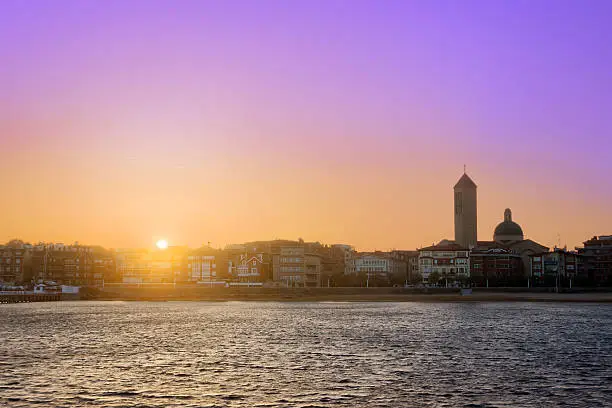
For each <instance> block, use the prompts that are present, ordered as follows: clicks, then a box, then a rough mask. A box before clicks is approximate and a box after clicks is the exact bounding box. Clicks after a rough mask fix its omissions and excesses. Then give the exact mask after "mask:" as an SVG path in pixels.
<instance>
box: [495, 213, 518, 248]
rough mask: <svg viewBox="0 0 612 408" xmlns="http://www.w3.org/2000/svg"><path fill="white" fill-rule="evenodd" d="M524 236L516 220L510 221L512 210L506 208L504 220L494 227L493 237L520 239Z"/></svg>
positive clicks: (496, 239) (496, 238)
mask: <svg viewBox="0 0 612 408" xmlns="http://www.w3.org/2000/svg"><path fill="white" fill-rule="evenodd" d="M523 238H524V235H523V229H522V228H521V226H520V225H518V224H517V223H516V222H514V221H512V211H511V210H510V209H509V208H507V209H506V211H505V212H504V222H502V223H500V224H499V225H498V226H497V227H496V228H495V233H494V234H493V239H494V240H495V241H498V240H516V241H522V240H523Z"/></svg>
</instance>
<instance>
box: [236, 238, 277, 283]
mask: <svg viewBox="0 0 612 408" xmlns="http://www.w3.org/2000/svg"><path fill="white" fill-rule="evenodd" d="M224 251H225V252H226V256H227V259H228V261H227V262H228V274H229V276H230V277H231V282H232V283H231V284H232V285H234V286H261V285H263V284H264V283H265V282H267V281H270V280H272V274H271V269H272V268H271V257H270V254H269V253H264V252H263V251H258V250H257V247H248V246H246V245H228V246H226V247H225V249H224Z"/></svg>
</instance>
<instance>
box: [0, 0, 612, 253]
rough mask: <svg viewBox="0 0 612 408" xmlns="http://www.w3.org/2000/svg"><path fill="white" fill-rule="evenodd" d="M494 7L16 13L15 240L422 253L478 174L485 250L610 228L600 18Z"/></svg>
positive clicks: (11, 47)
mask: <svg viewBox="0 0 612 408" xmlns="http://www.w3.org/2000/svg"><path fill="white" fill-rule="evenodd" d="M494 3H495V2H492V3H488V2H484V3H481V4H479V6H478V7H462V6H460V3H454V5H453V3H445V4H446V5H445V6H444V7H442V8H440V5H439V4H433V3H431V4H430V3H428V2H420V3H418V2H397V3H392V2H391V3H389V4H387V5H386V7H385V8H384V12H383V11H382V10H380V11H378V12H372V7H371V5H370V4H368V2H331V3H327V2H325V10H326V12H325V13H321V5H322V3H320V2H302V3H299V4H292V5H291V7H289V6H286V7H282V6H279V7H270V8H266V7H260V6H259V5H258V4H256V3H249V2H245V3H240V7H233V5H232V2H217V3H214V2H187V1H186V2H180V3H177V4H176V5H174V6H173V7H172V8H171V10H166V7H162V6H160V3H158V2H88V3H83V2H65V3H64V6H63V7H62V8H56V7H55V6H54V5H53V4H52V3H44V2H43V3H40V4H39V7H36V8H30V7H26V6H25V5H24V4H22V3H21V2H2V3H1V4H0V58H1V60H2V61H3V63H2V67H1V68H0V73H1V75H0V89H2V94H3V98H2V101H0V151H1V152H2V158H1V160H0V185H1V186H2V189H3V193H4V194H5V196H6V197H7V198H6V199H3V200H1V201H0V225H1V226H2V228H0V242H6V241H8V240H10V239H13V238H21V239H24V240H26V241H30V242H37V241H53V242H66V243H71V242H74V241H79V242H82V243H88V244H99V245H103V246H105V247H115V248H116V247H150V246H152V245H153V244H154V243H155V242H156V241H157V240H158V239H160V238H164V239H167V240H168V241H169V242H170V243H171V244H176V245H182V244H186V245H190V246H192V247H198V246H200V245H202V244H203V243H206V242H208V241H210V242H211V243H212V245H213V246H215V247H223V246H224V245H225V244H230V243H234V242H245V241H250V240H258V239H273V238H288V239H296V238H297V237H302V238H303V239H305V240H308V241H320V242H326V243H334V242H350V243H351V244H352V245H354V246H355V247H356V248H359V249H362V250H374V249H390V248H417V247H420V246H426V245H431V243H432V242H437V241H438V240H439V239H440V238H441V237H452V234H453V229H452V206H451V204H450V203H451V201H452V195H451V194H452V193H451V191H450V190H449V188H448V186H449V185H452V184H453V183H454V182H455V181H456V178H457V174H458V173H459V172H461V170H462V168H463V165H464V164H467V166H468V172H469V173H470V175H471V176H472V177H473V178H474V180H475V181H476V183H477V184H478V185H479V203H480V205H479V224H478V232H479V236H481V237H487V238H488V239H491V237H490V235H491V231H492V229H493V228H494V227H495V225H496V224H497V223H498V222H499V219H500V217H501V214H502V213H503V210H504V209H505V208H506V207H510V208H512V209H513V212H514V216H515V218H516V219H517V220H519V222H520V223H521V224H522V225H524V226H525V229H526V233H527V236H528V237H529V238H533V239H535V240H537V241H538V242H541V243H543V244H545V245H547V246H549V247H552V246H553V245H556V244H558V243H560V244H561V245H565V244H567V245H568V247H570V248H572V247H574V246H577V245H579V244H580V243H581V242H582V241H583V240H584V239H586V238H587V237H590V236H593V235H598V234H605V233H607V231H610V230H612V217H611V216H610V213H609V203H610V202H611V200H612V183H610V180H609V174H610V170H611V167H610V166H612V164H611V161H610V157H612V147H611V146H612V143H610V134H611V133H612V123H611V122H610V116H609V107H610V106H612V88H611V87H612V84H611V82H610V80H609V69H608V68H609V66H610V61H611V59H612V51H611V48H610V47H609V44H610V31H609V29H608V27H607V24H605V21H606V20H605V18H606V17H605V16H606V13H603V12H598V13H595V12H592V11H591V10H590V9H589V7H583V8H581V7H573V6H571V3H561V4H556V5H555V8H554V9H550V8H549V7H548V6H547V5H546V2H539V3H537V4H527V3H525V4H522V5H514V6H513V7H511V8H510V7H501V8H502V9H503V10H502V11H500V7H499V5H497V4H494ZM605 4H606V3H605V2H604V3H603V5H605ZM603 5H602V7H604V8H606V7H605V6H603ZM400 16H401V17H400ZM176 21H180V22H181V23H180V24H179V25H177V24H176ZM466 22H470V23H466ZM519 23H520V27H521V29H520V30H519V31H517V30H516V26H517V24H519ZM509 33H513V35H509ZM485 34H486V35H485Z"/></svg>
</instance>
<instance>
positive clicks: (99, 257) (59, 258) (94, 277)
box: [30, 243, 115, 287]
mask: <svg viewBox="0 0 612 408" xmlns="http://www.w3.org/2000/svg"><path fill="white" fill-rule="evenodd" d="M30 265H31V278H30V279H31V280H34V281H35V282H38V283H43V282H55V283H57V284H59V285H68V286H93V287H100V286H103V285H104V277H105V275H106V274H111V273H112V270H113V269H114V268H115V266H114V259H113V256H112V254H111V253H109V252H108V251H104V250H101V249H100V248H99V247H92V246H85V245H79V244H78V243H75V244H73V245H64V244H62V243H55V244H52V243H51V244H45V243H41V244H37V245H35V246H34V247H33V248H32V255H31V262H30Z"/></svg>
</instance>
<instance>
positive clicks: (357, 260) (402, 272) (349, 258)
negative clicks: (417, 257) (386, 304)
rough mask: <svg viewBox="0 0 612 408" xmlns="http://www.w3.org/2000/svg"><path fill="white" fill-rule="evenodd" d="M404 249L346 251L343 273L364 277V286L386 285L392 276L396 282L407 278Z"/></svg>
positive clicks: (402, 281)
mask: <svg viewBox="0 0 612 408" xmlns="http://www.w3.org/2000/svg"><path fill="white" fill-rule="evenodd" d="M404 252H406V251H392V252H382V251H375V252H356V251H347V253H346V259H345V270H344V273H345V275H353V276H358V275H361V276H363V277H364V279H365V282H362V284H365V286H387V285H389V284H390V283H391V282H392V281H393V279H394V277H398V278H396V279H395V280H397V281H398V283H402V284H403V283H405V281H406V279H407V261H406V255H405V253H404Z"/></svg>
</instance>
